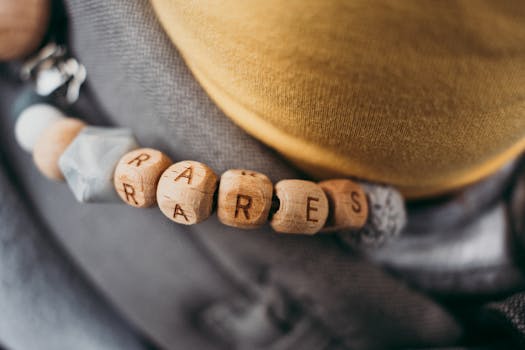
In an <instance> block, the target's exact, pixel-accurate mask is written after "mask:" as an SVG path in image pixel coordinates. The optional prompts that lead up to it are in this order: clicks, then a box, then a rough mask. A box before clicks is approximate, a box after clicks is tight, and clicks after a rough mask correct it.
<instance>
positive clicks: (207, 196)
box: [157, 160, 218, 225]
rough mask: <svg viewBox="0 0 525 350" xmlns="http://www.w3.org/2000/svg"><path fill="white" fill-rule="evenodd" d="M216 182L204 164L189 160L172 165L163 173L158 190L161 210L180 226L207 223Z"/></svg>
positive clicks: (212, 173) (158, 201) (211, 172)
mask: <svg viewBox="0 0 525 350" xmlns="http://www.w3.org/2000/svg"><path fill="white" fill-rule="evenodd" d="M217 180H218V177H217V175H216V174H215V173H214V172H213V170H211V169H210V168H209V167H208V166H207V165H205V164H202V163H199V162H195V161H192V160H185V161H182V162H178V163H175V164H173V165H172V166H170V167H169V168H168V169H166V170H165V171H164V173H163V174H162V176H161V177H160V180H159V185H158V186H157V203H158V204H159V208H160V210H161V211H162V213H164V215H166V216H167V217H168V218H169V219H171V220H172V221H175V222H177V223H179V224H184V225H192V224H196V223H199V222H201V221H203V220H206V219H207V218H208V217H209V216H210V215H211V211H212V207H213V196H214V194H215V190H216V189H217Z"/></svg>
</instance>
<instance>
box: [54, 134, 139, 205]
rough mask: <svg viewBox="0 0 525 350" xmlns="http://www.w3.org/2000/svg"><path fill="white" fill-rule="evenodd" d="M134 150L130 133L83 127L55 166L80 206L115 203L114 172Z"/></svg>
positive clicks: (133, 138) (134, 145)
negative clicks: (90, 203) (121, 159)
mask: <svg viewBox="0 0 525 350" xmlns="http://www.w3.org/2000/svg"><path fill="white" fill-rule="evenodd" d="M136 148H138V144H137V142H136V140H135V137H134V136H133V134H132V132H131V130H130V129H124V128H102V127H86V128H84V129H83V130H82V131H81V132H80V133H79V134H78V136H77V137H76V138H75V140H73V142H72V143H71V145H69V147H68V148H67V149H66V151H65V152H64V154H62V156H61V157H60V159H59V162H58V164H59V167H60V170H61V171H62V174H64V177H65V179H66V181H67V183H68V185H69V187H70V188H71V191H73V194H74V195H75V197H76V199H77V200H78V201H79V202H113V201H115V202H118V201H120V200H119V198H118V195H117V193H116V191H115V189H114V186H113V172H114V170H115V167H116V165H117V163H118V161H119V160H120V158H121V157H122V156H123V155H124V154H126V153H127V152H129V151H131V150H133V149H136Z"/></svg>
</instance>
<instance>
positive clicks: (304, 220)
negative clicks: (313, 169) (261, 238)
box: [271, 180, 328, 234]
mask: <svg viewBox="0 0 525 350" xmlns="http://www.w3.org/2000/svg"><path fill="white" fill-rule="evenodd" d="M275 195H276V196H277V198H278V199H279V209H278V210H277V212H276V213H275V214H274V215H273V217H272V219H271V226H272V228H273V229H274V230H275V231H277V232H281V233H302V234H315V233H317V232H319V230H321V229H322V228H323V226H324V224H325V222H326V218H327V217H328V199H327V198H326V195H325V193H324V191H323V189H322V188H321V186H319V185H318V184H316V183H314V182H311V181H304V180H282V181H279V182H278V183H277V184H276V185H275Z"/></svg>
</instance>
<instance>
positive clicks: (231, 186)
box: [217, 169, 273, 229]
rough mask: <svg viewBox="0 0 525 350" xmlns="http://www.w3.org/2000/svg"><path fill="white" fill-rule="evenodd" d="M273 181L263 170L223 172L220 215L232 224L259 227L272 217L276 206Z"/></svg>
mask: <svg viewBox="0 0 525 350" xmlns="http://www.w3.org/2000/svg"><path fill="white" fill-rule="evenodd" d="M272 192H273V185H272V182H271V181H270V179H269V178H268V177H267V176H266V175H264V174H261V173H257V172H255V171H250V170H238V169H233V170H228V171H227V172H225V173H224V174H222V176H221V181H220V184H219V197H218V201H217V216H218V217H219V220H220V221H221V222H222V223H223V224H225V225H228V226H233V227H240V228H247V229H249V228H256V227H259V226H261V225H263V224H264V223H265V222H266V220H268V214H269V212H270V207H271V206H272Z"/></svg>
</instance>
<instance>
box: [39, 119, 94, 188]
mask: <svg viewBox="0 0 525 350" xmlns="http://www.w3.org/2000/svg"><path fill="white" fill-rule="evenodd" d="M85 126H86V124H85V123H84V122H83V121H81V120H79V119H75V118H64V119H60V120H58V121H56V122H55V123H53V124H51V125H50V126H49V127H48V128H47V129H45V130H44V131H43V132H42V134H41V135H40V137H39V138H38V140H37V142H36V144H35V147H34V149H33V160H34V162H35V164H36V166H37V168H38V169H39V170H40V172H41V173H42V174H44V175H45V176H47V177H48V178H50V179H52V180H64V176H63V175H62V172H61V171H60V168H59V166H58V160H59V158H60V156H61V155H62V153H64V151H65V150H66V148H67V147H68V146H69V144H70V143H71V142H72V141H73V140H74V139H75V137H76V136H77V135H78V133H79V132H80V131H81V130H82V129H83V128H84V127H85Z"/></svg>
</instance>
